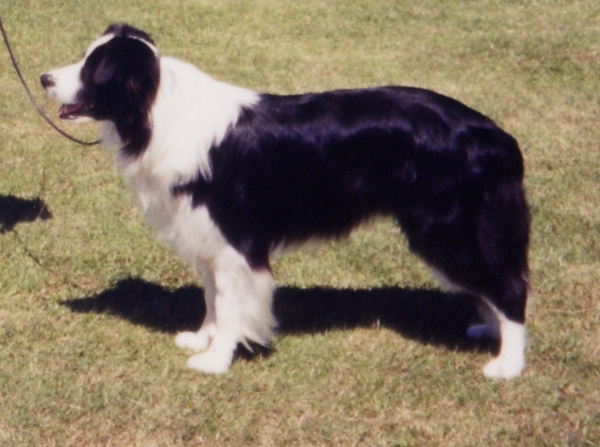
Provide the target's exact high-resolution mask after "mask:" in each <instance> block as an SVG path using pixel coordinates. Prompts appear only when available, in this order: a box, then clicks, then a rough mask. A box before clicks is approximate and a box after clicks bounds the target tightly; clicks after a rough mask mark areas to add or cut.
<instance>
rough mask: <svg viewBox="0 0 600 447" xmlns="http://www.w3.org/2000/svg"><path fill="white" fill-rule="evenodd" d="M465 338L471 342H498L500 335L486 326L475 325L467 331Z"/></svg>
mask: <svg viewBox="0 0 600 447" xmlns="http://www.w3.org/2000/svg"><path fill="white" fill-rule="evenodd" d="M467 337H469V338H471V339H473V340H483V339H486V338H489V339H492V340H499V339H500V334H499V333H498V332H497V331H495V330H493V329H492V328H490V326H489V325H487V324H475V325H473V326H471V327H469V328H468V329H467Z"/></svg>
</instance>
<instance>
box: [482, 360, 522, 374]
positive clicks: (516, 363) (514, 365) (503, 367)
mask: <svg viewBox="0 0 600 447" xmlns="http://www.w3.org/2000/svg"><path fill="white" fill-rule="evenodd" d="M524 367H525V361H524V360H522V359H506V358H502V357H497V358H495V359H494V360H492V361H491V362H489V363H488V364H487V365H485V368H483V374H484V375H485V376H486V377H487V378H489V379H512V378H514V377H517V376H518V375H520V374H521V371H523V368H524Z"/></svg>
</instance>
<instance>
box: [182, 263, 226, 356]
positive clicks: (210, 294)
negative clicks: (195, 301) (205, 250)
mask: <svg viewBox="0 0 600 447" xmlns="http://www.w3.org/2000/svg"><path fill="white" fill-rule="evenodd" d="M199 273H201V274H202V277H203V279H204V303H205V306H206V315H205V316H204V321H203V322H202V326H201V327H200V329H199V330H198V331H197V332H192V331H186V332H180V333H179V334H177V337H176V338H175V344H176V345H177V347H179V348H182V349H190V350H192V351H194V352H200V351H204V350H205V349H207V348H208V346H209V345H210V342H211V341H212V339H213V337H214V336H215V330H216V312H215V298H216V294H217V292H216V288H215V278H214V275H213V272H212V270H211V269H210V268H208V267H207V266H204V265H203V266H202V267H200V272H199Z"/></svg>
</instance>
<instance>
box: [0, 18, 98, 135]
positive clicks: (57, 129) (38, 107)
mask: <svg viewBox="0 0 600 447" xmlns="http://www.w3.org/2000/svg"><path fill="white" fill-rule="evenodd" d="M0 31H1V32H2V37H3V38H4V43H5V44H6V49H7V50H8V54H9V55H10V60H11V61H12V64H13V67H14V68H15V71H16V72H17V75H18V76H19V79H20V80H21V84H23V87H25V91H26V92H27V94H28V95H29V99H30V100H31V102H32V104H33V106H34V107H35V108H36V110H37V111H38V113H39V114H40V115H42V118H44V119H45V120H46V122H47V123H48V124H50V125H51V126H52V127H53V128H54V130H56V131H57V132H58V133H59V134H61V135H62V136H63V137H66V138H68V139H69V140H71V141H73V142H75V143H78V144H82V145H84V146H93V145H95V144H98V143H100V140H97V141H83V140H80V139H78V138H75V137H73V136H71V135H69V134H68V133H67V132H65V131H64V130H62V129H61V128H60V127H58V126H57V125H56V124H54V122H53V121H52V120H51V119H50V118H49V117H48V115H46V113H45V112H44V110H43V109H42V108H41V107H40V105H39V104H38V103H37V101H36V100H35V98H34V97H33V95H32V94H31V91H30V90H29V87H28V86H27V83H26V82H25V79H24V78H23V75H22V74H21V70H20V69H19V65H18V64H17V61H16V59H15V56H14V54H13V52H12V48H11V47H10V43H9V42H8V36H7V35H6V32H5V31H4V26H2V18H1V17H0Z"/></svg>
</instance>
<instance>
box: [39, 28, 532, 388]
mask: <svg viewBox="0 0 600 447" xmlns="http://www.w3.org/2000/svg"><path fill="white" fill-rule="evenodd" d="M40 80H41V83H42V86H43V87H44V88H45V89H46V90H47V92H48V94H49V95H50V97H52V98H54V99H56V100H57V101H59V102H61V103H62V105H61V107H60V109H59V112H58V113H59V117H60V118H62V119H65V120H72V121H75V122H83V121H88V120H95V121H99V122H101V134H102V140H103V142H104V143H105V144H106V145H108V146H115V147H117V148H118V149H117V151H116V157H115V159H116V165H117V167H118V168H119V170H120V172H121V174H122V175H123V177H124V179H125V182H126V183H127V184H128V185H129V187H130V188H131V189H132V191H133V193H134V195H135V197H136V198H137V200H138V202H139V206H140V207H141V209H142V211H143V214H144V215H145V217H146V219H147V220H148V222H149V223H150V225H151V226H152V227H154V228H155V229H156V231H157V232H158V235H159V237H160V238H161V239H162V240H164V241H166V242H167V243H168V244H169V245H170V246H172V247H173V248H174V250H175V251H176V252H177V253H178V254H179V255H181V256H182V257H183V258H184V259H185V260H186V261H187V262H188V263H190V264H191V266H192V267H193V268H194V269H195V271H197V272H198V274H200V275H201V276H202V278H203V285H204V289H205V293H204V298H205V301H206V317H205V320H204V322H203V323H202V325H201V327H200V328H199V330H198V331H197V332H182V333H180V334H178V335H177V337H176V344H177V346H179V347H181V348H187V349H190V350H192V351H195V352H196V354H195V355H193V356H192V357H190V358H189V360H188V362H187V366H188V367H189V368H193V369H196V370H199V371H204V372H207V373H223V372H225V371H227V370H228V369H229V367H230V365H231V363H232V359H233V355H234V351H235V349H236V347H237V345H238V343H242V344H245V345H248V343H257V344H261V345H266V344H268V342H269V339H270V338H271V336H272V334H273V331H274V329H275V326H276V322H275V319H274V317H273V314H272V309H271V307H272V299H273V291H274V288H275V284H274V280H273V275H272V273H271V269H270V260H271V259H272V257H273V256H274V255H275V254H276V253H279V252H280V251H281V250H282V249H285V248H286V247H287V248H291V247H294V246H298V245H300V244H302V243H304V242H307V241H309V240H314V239H326V238H337V237H341V236H344V235H346V234H348V233H349V232H350V231H351V230H352V229H353V228H354V227H356V226H357V225H358V224H360V223H361V222H363V221H365V220H367V219H369V218H371V217H373V216H377V215H386V216H392V217H394V218H395V219H396V220H397V222H398V224H399V226H400V227H401V229H402V231H403V232H404V234H405V235H406V237H407V238H408V242H409V246H410V249H411V251H412V252H414V253H416V254H417V255H419V256H420V257H421V258H422V259H423V260H424V261H425V263H426V264H427V265H428V266H429V267H430V268H431V269H432V271H433V272H434V274H435V275H436V276H437V277H438V278H440V279H441V281H442V283H444V284H446V285H448V286H450V287H452V288H453V289H458V290H460V291H463V292H467V293H470V294H473V295H476V296H477V297H479V298H480V301H481V303H482V306H481V307H482V312H481V313H482V316H483V317H484V320H485V322H486V323H485V324H484V325H479V326H477V327H474V328H471V330H470V333H471V335H493V336H496V337H497V338H499V339H500V341H501V343H500V352H499V355H498V356H497V357H496V358H495V359H493V360H492V361H491V362H490V363H488V364H487V365H486V367H485V368H484V374H485V375H486V376H488V377H492V378H511V377H514V376H517V375H519V374H520V373H521V371H522V369H523V367H524V364H525V355H524V351H525V307H526V301H527V292H528V265H527V250H528V242H529V227H530V223H529V221H530V217H529V212H528V207H527V203H526V199H525V193H524V188H523V171H524V168H523V158H522V155H521V152H520V150H519V147H518V144H517V142H516V141H515V139H514V138H513V137H511V136H510V135H509V134H507V133H506V132H504V131H503V130H502V129H500V128H499V127H498V126H497V125H496V124H495V123H494V122H492V121H491V120H490V119H488V118H486V117H485V116H483V115H481V114H480V113H478V112H476V111H474V110H472V109H470V108H468V107H467V106H465V105H463V104H461V103H460V102H458V101H456V100H454V99H451V98H448V97H446V96H442V95H440V94H437V93H434V92H431V91H428V90H424V89H419V88H408V87H396V86H387V87H379V88H366V89H357V90H335V91H328V92H323V93H307V94H300V95H290V96H279V95H272V94H260V93H255V92H253V91H250V90H246V89H244V88H239V87H235V86H232V85H229V84H225V83H222V82H219V81H216V80H214V79H212V78H211V77H209V76H207V75H206V74H204V73H203V72H201V71H199V70H198V69H197V68H195V67H194V66H192V65H189V64H187V63H185V62H182V61H179V60H176V59H173V58H169V57H161V56H160V55H159V53H158V51H157V48H156V46H155V43H154V41H153V40H152V38H151V37H150V36H149V35H148V34H146V33H145V32H143V31H140V30H138V29H136V28H134V27H131V26H129V25H125V24H116V25H111V26H110V27H109V28H108V29H107V30H106V31H105V33H104V34H103V35H102V36H101V37H100V38H99V39H97V40H96V41H95V42H94V43H92V44H91V46H90V47H89V48H88V50H87V52H86V53H85V56H84V58H83V60H81V61H80V62H78V63H76V64H73V65H69V66H67V67H64V68H60V69H57V70H54V71H50V72H48V73H45V74H43V75H42V76H41V78H40Z"/></svg>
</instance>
